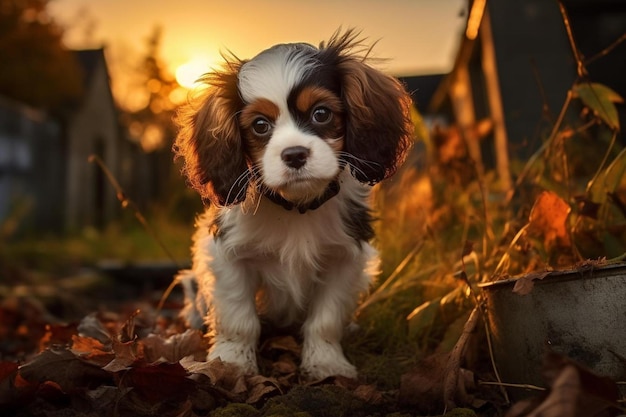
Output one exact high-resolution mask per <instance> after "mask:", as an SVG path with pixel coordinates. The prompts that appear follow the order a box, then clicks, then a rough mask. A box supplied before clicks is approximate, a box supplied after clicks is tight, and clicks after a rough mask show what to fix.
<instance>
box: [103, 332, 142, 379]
mask: <svg viewBox="0 0 626 417" xmlns="http://www.w3.org/2000/svg"><path fill="white" fill-rule="evenodd" d="M112 342H113V352H114V353H115V357H114V358H113V360H112V361H111V362H109V363H108V364H107V365H106V366H103V367H102V369H104V370H105V371H108V372H119V371H122V370H125V369H128V368H129V367H130V366H131V365H132V364H133V363H135V361H136V360H137V359H138V356H139V355H137V346H138V344H137V342H134V341H130V342H117V341H115V340H113V341H112Z"/></svg>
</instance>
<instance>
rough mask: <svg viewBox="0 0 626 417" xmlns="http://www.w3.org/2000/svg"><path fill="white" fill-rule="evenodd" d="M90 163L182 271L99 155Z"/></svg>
mask: <svg viewBox="0 0 626 417" xmlns="http://www.w3.org/2000/svg"><path fill="white" fill-rule="evenodd" d="M88 161H89V162H91V163H95V164H96V165H98V167H99V168H100V169H101V170H102V172H104V175H106V177H107V179H108V180H109V182H110V183H111V185H112V186H113V188H114V189H115V195H116V196H117V199H118V200H119V201H120V204H121V206H122V207H123V208H125V209H126V208H130V209H131V210H132V211H133V214H134V215H135V218H136V219H137V220H138V221H139V223H141V225H142V226H143V227H144V229H146V231H147V232H148V233H149V234H150V236H152V238H153V239H154V240H155V241H156V242H157V244H158V245H159V246H160V247H161V249H162V250H163V252H165V254H166V255H167V257H168V258H169V259H170V260H171V261H172V262H174V265H175V266H176V269H181V268H180V266H179V265H178V263H177V262H176V259H175V258H174V256H173V255H172V253H171V252H170V251H169V249H168V248H167V246H165V244H164V243H163V240H162V239H161V238H160V237H159V235H158V234H157V232H156V231H155V230H154V229H153V228H152V226H150V223H148V221H147V220H146V218H145V216H144V215H143V214H142V212H141V210H140V209H139V207H138V206H137V204H135V202H134V201H133V200H131V199H130V198H128V197H127V196H126V193H125V192H124V189H123V188H122V186H121V185H120V183H119V182H118V181H117V179H116V178H115V176H114V175H113V173H112V172H111V171H110V170H109V168H108V167H107V166H106V164H105V163H104V161H102V159H101V158H100V157H99V156H98V155H90V156H89V158H88ZM177 284H178V281H177V280H176V279H174V280H172V282H171V283H170V285H169V286H168V287H167V289H166V290H165V292H164V293H163V295H162V296H161V300H159V304H158V305H157V310H156V315H157V316H158V315H159V314H160V312H161V310H162V308H163V305H164V304H165V300H166V299H167V298H168V297H169V295H170V294H171V292H172V290H173V289H174V287H175V286H176V285H177Z"/></svg>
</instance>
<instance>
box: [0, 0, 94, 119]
mask: <svg viewBox="0 0 626 417" xmlns="http://www.w3.org/2000/svg"><path fill="white" fill-rule="evenodd" d="M48 2H49V0H3V1H2V4H1V5H0V62H2V65H0V94H2V95H5V96H8V97H11V98H13V99H15V100H18V101H21V102H25V103H28V104H30V105H33V106H37V107H43V108H47V109H52V110H54V109H55V107H56V106H58V105H61V104H68V103H71V102H73V101H75V100H76V99H78V98H79V97H80V95H81V93H82V90H83V84H82V80H83V78H84V77H83V74H82V72H81V69H80V66H79V65H78V62H77V60H76V57H75V56H74V55H73V54H72V53H71V52H70V51H68V50H67V49H65V48H64V46H63V44H62V42H61V38H62V36H63V28H62V27H60V26H59V25H57V24H56V23H55V22H54V20H52V18H51V17H50V16H49V15H48V13H47V11H46V8H47V5H48Z"/></svg>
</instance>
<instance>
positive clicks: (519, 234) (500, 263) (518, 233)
mask: <svg viewBox="0 0 626 417" xmlns="http://www.w3.org/2000/svg"><path fill="white" fill-rule="evenodd" d="M526 229H528V224H526V225H525V226H524V227H522V228H521V229H520V230H519V232H517V234H516V235H515V237H514V238H513V240H512V241H511V243H510V244H509V247H508V248H507V249H506V251H505V252H504V254H503V255H502V258H500V262H498V265H497V266H496V269H494V272H493V275H494V276H495V275H497V274H498V271H499V270H500V267H501V266H502V264H504V261H505V260H506V258H507V257H508V255H509V251H510V250H511V249H512V248H513V245H515V244H516V243H517V241H518V240H519V238H520V237H522V235H523V234H524V232H525V231H526Z"/></svg>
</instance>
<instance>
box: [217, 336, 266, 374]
mask: <svg viewBox="0 0 626 417" xmlns="http://www.w3.org/2000/svg"><path fill="white" fill-rule="evenodd" d="M214 359H220V360H221V361H222V362H226V363H229V364H232V365H235V366H237V368H239V370H240V371H241V373H242V374H244V375H256V374H258V373H259V368H258V367H257V362H256V349H255V346H254V345H250V344H246V343H241V342H231V341H227V340H223V341H222V340H218V341H216V342H215V344H214V345H213V346H212V347H211V349H210V350H209V354H208V356H207V360H208V361H212V360H214Z"/></svg>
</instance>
